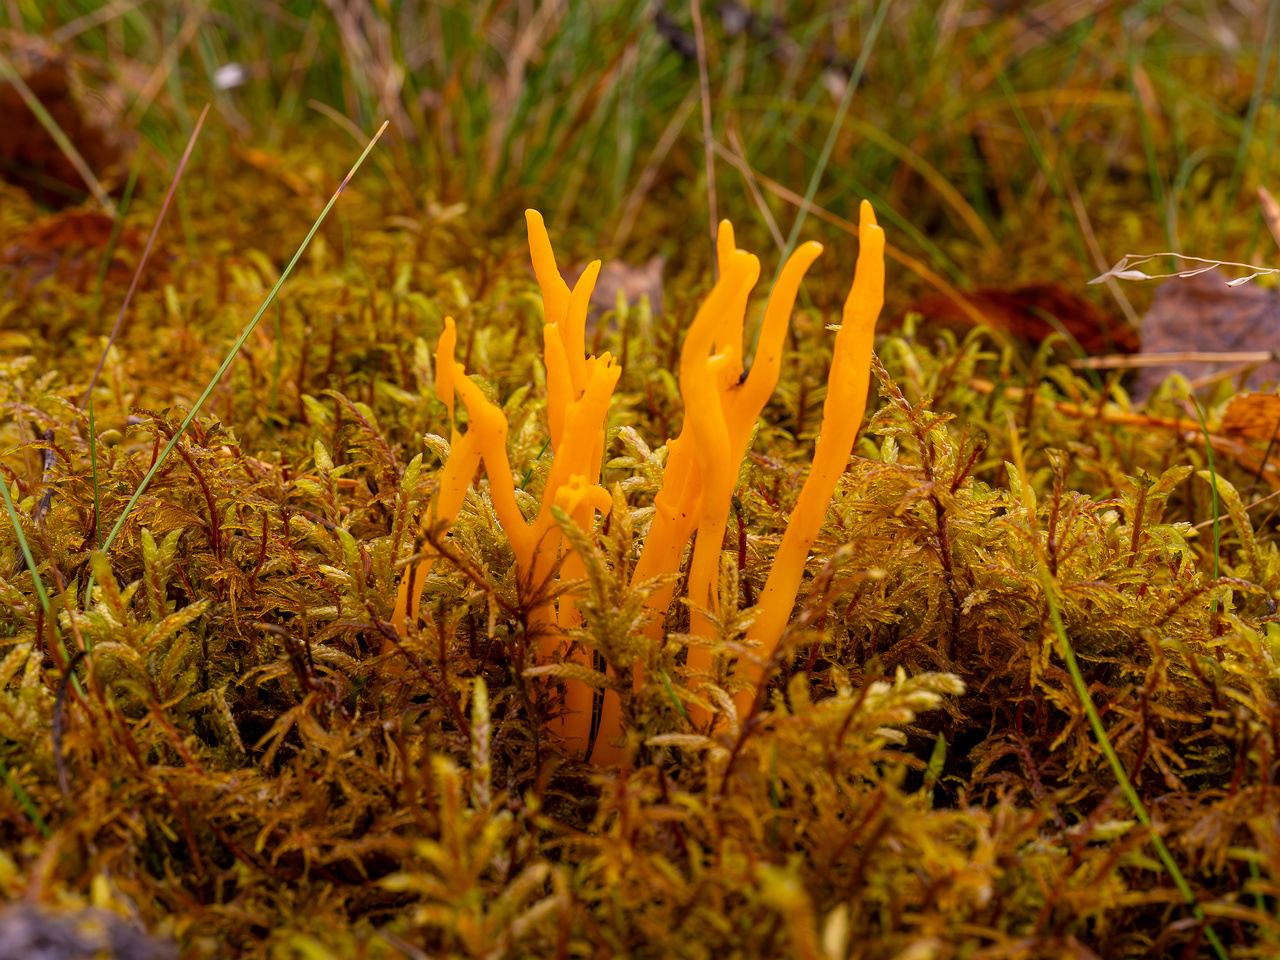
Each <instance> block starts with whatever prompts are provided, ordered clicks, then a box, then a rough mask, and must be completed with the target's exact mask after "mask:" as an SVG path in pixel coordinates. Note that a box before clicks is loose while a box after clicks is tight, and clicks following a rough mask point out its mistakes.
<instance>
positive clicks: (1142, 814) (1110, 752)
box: [1040, 561, 1227, 960]
mask: <svg viewBox="0 0 1280 960" xmlns="http://www.w3.org/2000/svg"><path fill="white" fill-rule="evenodd" d="M1040 575H1041V577H1042V578H1043V583H1044V595H1045V600H1046V601H1047V602H1048V604H1049V619H1050V620H1051V621H1052V622H1053V629H1054V632H1055V633H1057V635H1058V643H1059V644H1060V645H1061V646H1062V658H1063V659H1064V660H1066V662H1067V670H1068V672H1070V674H1071V683H1072V685H1073V686H1074V687H1075V688H1076V696H1078V697H1079V698H1080V702H1081V704H1082V705H1083V706H1084V711H1085V713H1086V714H1087V715H1088V717H1089V726H1091V727H1092V728H1093V735H1094V736H1095V737H1097V739H1098V745H1099V746H1100V747H1101V748H1102V752H1103V754H1104V755H1105V756H1106V758H1107V763H1108V764H1110V765H1111V772H1112V773H1113V774H1115V778H1116V780H1117V781H1119V783H1120V790H1121V792H1122V793H1123V794H1124V797H1125V799H1126V800H1127V801H1129V806H1130V807H1131V808H1132V809H1133V814H1134V816H1136V817H1137V818H1138V821H1139V822H1140V823H1141V824H1142V825H1143V826H1144V827H1148V828H1150V827H1151V817H1150V816H1148V815H1147V808H1146V807H1145V806H1144V805H1143V803H1142V798H1141V797H1139V796H1138V791H1137V790H1135V789H1134V788H1133V784H1132V783H1131V782H1130V780H1129V775H1128V774H1127V773H1126V772H1125V769H1124V764H1122V763H1121V762H1120V757H1119V756H1117V755H1116V751H1115V747H1113V746H1112V745H1111V738H1110V737H1109V736H1107V728H1106V727H1105V726H1103V724H1102V717H1100V716H1099V715H1098V708H1097V707H1095V706H1094V705H1093V698H1092V697H1091V696H1089V688H1088V686H1086V685H1085V682H1084V675H1083V674H1082V673H1081V672H1080V663H1079V661H1077V660H1076V652H1075V648H1074V647H1072V645H1071V640H1070V639H1069V638H1068V637H1067V628H1066V627H1065V626H1064V625H1063V623H1062V615H1061V614H1060V613H1059V612H1058V605H1057V603H1056V602H1055V601H1054V599H1053V578H1052V577H1051V576H1050V575H1049V569H1048V567H1047V566H1046V565H1045V564H1044V562H1043V561H1041V563H1040ZM1151 842H1152V843H1153V844H1154V845H1155V848H1156V853H1157V855H1158V856H1159V857H1160V862H1161V863H1163V864H1164V868H1165V869H1166V870H1168V871H1169V876H1170V877H1171V878H1173V883H1174V886H1176V887H1177V888H1178V892H1179V893H1181V894H1182V898H1183V900H1185V901H1186V902H1187V906H1188V907H1190V908H1191V915H1192V916H1194V917H1195V918H1196V920H1198V921H1199V922H1200V923H1202V924H1204V935H1205V939H1206V940H1208V941H1209V943H1210V945H1211V946H1212V947H1213V952H1214V953H1215V954H1216V955H1217V956H1218V957H1219V960H1227V950H1226V947H1224V946H1223V945H1222V941H1221V940H1219V939H1218V935H1217V934H1216V933H1215V932H1214V930H1213V927H1211V926H1209V922H1208V919H1207V918H1206V917H1205V913H1204V910H1203V909H1201V907H1200V901H1199V900H1197V899H1196V895H1195V891H1193V890H1192V889H1191V885H1190V884H1189V883H1187V880H1186V878H1185V877H1184V876H1183V875H1182V871H1181V870H1179V869H1178V864H1177V861H1175V860H1174V859H1173V854H1172V853H1170V852H1169V848H1168V847H1167V846H1165V842H1164V838H1163V837H1161V836H1160V835H1159V834H1158V833H1156V832H1155V831H1154V830H1152V831H1151Z"/></svg>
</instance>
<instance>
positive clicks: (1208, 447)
mask: <svg viewBox="0 0 1280 960" xmlns="http://www.w3.org/2000/svg"><path fill="white" fill-rule="evenodd" d="M1191 405H1192V406H1193V407H1194V408H1195V411H1196V419H1197V420H1199V421H1200V431H1201V433H1203V435H1204V452H1205V454H1206V456H1208V458H1209V479H1210V480H1211V481H1212V483H1210V484H1209V486H1211V487H1212V488H1213V579H1215V580H1217V579H1218V576H1219V567H1218V544H1219V532H1218V471H1217V470H1216V469H1215V468H1214V465H1213V444H1211V443H1210V442H1209V428H1208V426H1206V425H1205V422H1204V411H1203V410H1201V409H1200V403H1199V401H1198V400H1196V398H1195V397H1194V396H1193V397H1191ZM1213 612H1214V613H1215V614H1216V613H1217V612H1218V601H1217V600H1216V599H1215V600H1214V601H1213Z"/></svg>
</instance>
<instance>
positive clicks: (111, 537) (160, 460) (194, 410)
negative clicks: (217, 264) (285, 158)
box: [5, 121, 390, 553]
mask: <svg viewBox="0 0 1280 960" xmlns="http://www.w3.org/2000/svg"><path fill="white" fill-rule="evenodd" d="M388 123H390V121H384V122H383V124H382V126H381V127H379V128H378V132H377V133H375V134H374V135H373V139H372V140H370V141H369V144H368V146H366V147H365V148H364V152H363V153H361V154H360V156H359V157H358V158H357V159H356V162H355V164H354V165H353V166H352V167H351V169H350V170H349V171H348V172H347V175H346V176H345V177H343V178H342V182H341V183H340V184H338V189H337V190H335V191H334V192H333V196H332V197H330V198H329V202H328V203H326V204H325V205H324V209H323V210H321V211H320V216H318V217H317V218H316V222H315V223H313V224H312V225H311V229H310V230H309V231H308V232H307V235H306V237H305V238H304V239H303V241H302V244H301V245H300V246H299V247H298V252H297V253H295V254H294V255H293V259H292V260H290V261H289V265H288V266H287V267H285V268H284V270H283V271H282V272H281V274H280V279H278V280H277V281H276V282H275V285H274V286H273V287H272V288H271V290H270V291H269V292H268V293H267V297H266V299H265V300H263V301H262V306H260V307H258V312H257V313H255V314H254V315H253V319H251V320H250V321H249V322H248V323H247V324H246V325H245V328H244V330H243V331H242V332H241V334H240V336H239V337H238V338H237V339H236V342H235V343H234V344H232V346H231V349H230V350H229V351H227V357H226V359H225V360H223V361H222V366H220V367H218V370H217V372H216V373H215V374H214V375H213V376H212V377H211V378H210V380H209V383H208V385H207V386H206V387H205V388H204V390H203V392H201V394H200V396H199V397H198V398H197V399H196V402H195V403H193V404H192V405H191V410H190V411H188V413H187V415H186V417H185V418H184V419H183V421H182V423H181V424H179V426H178V429H177V430H175V431H174V432H173V436H172V437H170V438H169V442H168V443H167V444H165V446H164V449H163V450H161V451H160V455H159V456H157V457H156V461H155V463H154V464H152V465H151V469H150V470H148V471H147V475H146V476H145V477H143V478H142V482H141V483H139V484H138V489H137V490H135V491H134V492H133V496H132V497H130V498H129V502H128V503H127V504H125V508H124V511H123V512H122V513H121V514H120V517H119V519H118V520H116V522H115V525H114V526H112V528H111V532H110V533H109V534H108V535H107V539H106V541H105V542H104V543H103V544H102V551H103V552H104V553H105V552H106V551H108V550H110V549H111V545H112V544H113V543H115V541H116V537H118V536H119V535H120V531H121V530H122V529H123V528H124V523H125V521H126V520H127V519H128V518H129V514H130V513H132V512H133V508H134V507H135V506H137V505H138V501H139V500H140V499H141V498H142V494H143V493H144V492H146V489H147V487H148V486H149V485H150V484H151V481H152V480H154V479H155V476H156V474H157V473H159V472H160V468H161V467H162V466H164V462H165V461H166V460H167V459H168V458H169V454H171V453H172V452H173V448H174V447H176V446H177V445H178V441H179V440H181V439H182V435H183V434H184V433H186V432H187V428H188V427H189V426H191V421H192V420H194V419H195V418H196V414H198V413H199V412H200V408H201V407H203V406H204V404H205V401H206V400H208V399H209V395H210V394H212V393H213V390H214V387H216V386H217V385H218V383H219V382H220V381H221V380H222V377H223V375H225V374H226V372H227V370H229V369H230V367H231V364H232V363H233V362H234V361H235V359H236V356H237V355H238V354H239V353H240V348H241V347H243V346H244V343H245V341H246V340H248V339H249V335H250V334H251V333H253V331H254V328H255V327H257V325H258V321H259V320H261V319H262V315H263V314H264V313H266V312H267V308H268V307H269V306H271V302H272V301H273V300H275V298H276V294H278V293H279V292H280V288H281V287H282V286H284V282H285V281H286V280H288V279H289V274H291V273H292V272H293V268H294V267H295V266H297V264H298V261H299V260H300V259H301V258H302V254H303V253H304V252H305V251H306V249H307V247H308V246H310V244H311V238H312V237H314V236H315V235H316V231H317V230H319V229H320V225H321V224H322V223H324V221H325V219H326V218H327V217H328V216H329V211H330V210H332V209H333V205H334V204H335V203H337V202H338V197H340V196H342V191H343V190H345V189H346V187H347V184H348V183H350V182H351V178H352V177H354V176H355V175H356V171H357V170H359V169H360V167H361V165H362V164H363V163H364V161H365V158H366V157H368V156H369V154H370V152H372V150H373V148H374V146H375V145H376V144H377V142H378V140H379V139H380V138H381V137H382V134H383V132H384V131H385V130H386V129H387V125H388ZM5 498H6V500H7V499H8V492H7V491H6V492H5Z"/></svg>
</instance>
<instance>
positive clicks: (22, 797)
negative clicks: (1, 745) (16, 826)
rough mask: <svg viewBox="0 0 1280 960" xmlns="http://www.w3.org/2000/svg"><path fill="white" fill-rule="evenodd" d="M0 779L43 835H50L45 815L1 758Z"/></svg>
mask: <svg viewBox="0 0 1280 960" xmlns="http://www.w3.org/2000/svg"><path fill="white" fill-rule="evenodd" d="M0 780H3V781H4V782H5V785H6V786H7V787H8V788H9V789H10V790H11V791H12V792H13V795H14V797H15V798H16V799H17V801H18V804H19V806H21V807H22V809H23V810H25V811H26V812H27V816H28V817H30V818H31V822H32V823H34V824H35V825H36V828H37V829H38V830H39V831H40V834H41V836H45V837H47V836H49V835H50V834H51V833H52V831H51V830H50V829H49V825H48V824H47V823H45V822H44V817H42V816H40V811H39V809H37V807H36V805H35V802H34V801H33V800H32V799H31V795H30V794H29V793H27V791H26V790H24V789H22V784H20V783H19V782H18V781H17V780H15V779H14V778H13V774H12V773H10V772H9V767H8V765H7V764H5V762H4V761H3V760H0Z"/></svg>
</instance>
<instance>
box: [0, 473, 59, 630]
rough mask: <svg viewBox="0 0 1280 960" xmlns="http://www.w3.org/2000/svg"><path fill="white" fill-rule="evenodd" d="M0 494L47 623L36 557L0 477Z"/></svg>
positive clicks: (5, 485) (47, 613)
mask: <svg viewBox="0 0 1280 960" xmlns="http://www.w3.org/2000/svg"><path fill="white" fill-rule="evenodd" d="M0 496H3V497H4V507H5V509H6V510H7V511H9V522H10V523H11V524H13V535H14V536H15V537H17V539H18V548H19V549H20V550H22V555H23V557H25V558H26V561H27V569H28V570H30V571H31V580H32V582H33V583H34V584H35V588H36V597H37V598H39V600H40V606H41V608H42V609H43V610H44V615H45V616H46V617H48V618H49V623H50V624H52V623H53V619H52V617H50V613H49V610H50V607H49V595H48V594H47V593H45V591H44V583H43V582H42V581H41V580H40V574H39V573H38V572H37V571H38V570H39V568H38V567H37V566H36V558H35V556H34V555H32V553H31V545H30V544H29V543H27V535H26V534H25V533H23V532H22V524H21V523H19V522H18V509H17V508H16V507H15V506H14V505H13V498H12V497H11V496H9V485H8V484H7V483H5V482H4V479H3V478H0Z"/></svg>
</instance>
